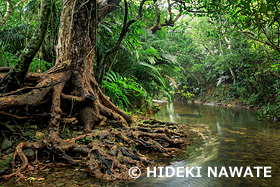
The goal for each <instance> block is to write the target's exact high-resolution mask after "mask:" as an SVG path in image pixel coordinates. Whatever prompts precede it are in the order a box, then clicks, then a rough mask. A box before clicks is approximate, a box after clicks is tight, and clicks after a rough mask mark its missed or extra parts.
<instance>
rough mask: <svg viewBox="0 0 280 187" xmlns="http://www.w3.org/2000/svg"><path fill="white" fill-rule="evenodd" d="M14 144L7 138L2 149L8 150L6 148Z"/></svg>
mask: <svg viewBox="0 0 280 187" xmlns="http://www.w3.org/2000/svg"><path fill="white" fill-rule="evenodd" d="M12 145H13V143H12V142H11V141H10V140H8V139H5V140H4V141H3V142H2V145H1V149H2V150H6V149H8V148H10V147H12Z"/></svg>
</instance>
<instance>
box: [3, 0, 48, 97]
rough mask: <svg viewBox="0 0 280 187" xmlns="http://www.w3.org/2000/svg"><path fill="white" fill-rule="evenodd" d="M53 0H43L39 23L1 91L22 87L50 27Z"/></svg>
mask: <svg viewBox="0 0 280 187" xmlns="http://www.w3.org/2000/svg"><path fill="white" fill-rule="evenodd" d="M51 4H52V1H51V0H42V3H41V7H42V10H41V13H40V16H39V24H38V26H37V29H36V31H35V33H34V35H33V36H32V38H31V39H30V41H29V43H28V45H27V46H26V47H25V48H24V50H23V52H22V53H21V55H20V57H19V59H18V62H17V64H16V66H15V67H14V68H13V69H12V70H11V71H10V72H9V73H8V74H7V75H6V76H5V77H4V78H2V80H1V82H0V92H4V93H5V92H9V91H12V90H15V89H17V88H19V87H20V85H21V84H22V83H23V81H24V78H25V76H26V74H27V71H28V68H29V66H30V64H31V62H32V60H33V58H34V56H35V55H36V53H37V52H38V50H39V49H40V47H41V45H42V43H43V41H44V38H45V36H46V32H47V29H48V23H49V17H50V13H51Z"/></svg>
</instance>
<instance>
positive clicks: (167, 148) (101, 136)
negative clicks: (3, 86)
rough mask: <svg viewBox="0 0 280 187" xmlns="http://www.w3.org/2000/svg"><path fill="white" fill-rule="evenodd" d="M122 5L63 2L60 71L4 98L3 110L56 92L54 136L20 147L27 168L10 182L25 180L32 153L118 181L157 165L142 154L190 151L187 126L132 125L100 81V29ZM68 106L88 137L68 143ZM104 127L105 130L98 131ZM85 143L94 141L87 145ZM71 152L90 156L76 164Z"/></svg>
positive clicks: (0, 105)
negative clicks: (63, 130) (63, 129)
mask: <svg viewBox="0 0 280 187" xmlns="http://www.w3.org/2000/svg"><path fill="white" fill-rule="evenodd" d="M120 1H121V0H110V1H108V2H107V1H94V0H89V1H79V0H65V1H63V10H62V13H61V20H60V29H59V37H58V45H57V48H56V52H57V59H56V64H55V66H54V67H53V68H52V69H50V70H49V71H47V72H44V73H43V74H42V76H41V81H39V83H38V84H37V85H36V87H35V88H34V89H32V90H31V91H30V92H27V93H25V94H22V95H15V94H16V93H17V92H18V91H13V92H10V93H7V94H5V95H0V110H3V109H9V108H13V107H21V106H37V105H38V104H39V103H40V102H41V101H42V100H43V98H44V97H47V96H48V95H47V94H48V93H49V92H50V91H52V95H51V97H52V104H51V116H50V121H49V126H48V136H47V137H46V138H45V139H43V140H41V141H39V142H22V143H20V144H19V145H18V146H17V147H16V150H15V155H14V157H17V156H18V157H19V158H20V159H21V161H22V164H21V166H20V167H19V169H18V170H17V171H16V172H15V173H12V174H10V175H7V176H6V177H12V176H15V175H20V173H21V171H23V170H24V169H25V168H26V167H27V166H28V164H29V161H28V159H27V158H26V156H25V154H24V153H23V149H26V148H33V149H35V150H38V149H46V148H47V149H48V150H50V149H51V150H55V153H57V154H58V155H59V157H60V159H63V160H66V161H67V162H68V163H70V164H76V165H81V166H87V167H88V168H89V172H90V173H91V174H92V175H93V176H95V177H98V178H103V179H106V180H116V179H132V178H131V177H130V176H129V173H128V171H129V168H130V167H132V166H138V167H140V168H143V167H145V166H147V165H152V164H153V162H152V161H151V160H148V159H147V158H146V157H145V156H144V155H142V154H141V153H140V152H139V151H140V150H145V152H148V151H151V152H154V151H158V152H162V153H164V154H166V155H168V154H169V153H170V154H171V153H173V152H174V151H178V150H179V148H181V147H184V148H185V147H186V142H185V139H184V138H185V137H186V134H185V133H184V132H181V126H180V127H179V126H177V125H176V124H172V123H161V122H158V121H155V120H153V121H151V122H147V123H150V124H151V125H149V124H130V123H131V122H132V117H131V116H129V115H128V114H126V113H125V112H124V111H122V110H121V109H119V108H118V107H117V106H115V105H114V104H113V103H112V102H111V101H110V99H109V98H108V97H107V96H105V95H104V94H103V93H102V92H101V90H100V88H99V86H98V84H97V82H96V80H95V78H94V72H93V66H94V59H95V48H96V36H97V30H98V25H99V23H100V21H101V20H102V19H103V18H104V16H106V14H107V13H109V12H111V11H113V10H114V9H116V8H117V7H118V4H119V3H120ZM20 91H22V90H20ZM62 102H69V103H72V104H74V105H75V106H74V107H75V108H76V109H77V111H78V113H79V120H80V122H82V123H83V126H84V131H85V134H83V135H80V136H77V137H73V138H72V139H68V140H64V139H62V138H60V136H59V133H60V122H61V115H62V109H61V103H62ZM101 126H102V128H103V130H98V128H97V127H101ZM173 129H176V131H178V130H180V132H175V131H174V130H173ZM85 139H87V140H89V141H87V142H84V143H82V142H83V141H81V140H85ZM69 151H70V152H72V153H79V154H80V153H81V154H83V155H87V156H85V157H84V158H83V159H81V160H76V159H74V158H72V157H71V156H69V155H68V154H67V153H68V152H69ZM36 158H37V157H36ZM36 161H37V160H36Z"/></svg>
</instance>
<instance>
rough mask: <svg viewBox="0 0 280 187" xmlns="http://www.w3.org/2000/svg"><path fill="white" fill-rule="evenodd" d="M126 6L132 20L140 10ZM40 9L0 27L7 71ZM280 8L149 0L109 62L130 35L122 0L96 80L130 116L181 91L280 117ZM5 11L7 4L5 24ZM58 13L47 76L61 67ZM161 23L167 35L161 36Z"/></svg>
mask: <svg viewBox="0 0 280 187" xmlns="http://www.w3.org/2000/svg"><path fill="white" fill-rule="evenodd" d="M17 2H19V1H18V0H14V1H12V5H15V4H16V3H17ZM127 4H128V10H129V11H128V17H127V19H128V20H131V19H133V18H135V17H137V15H138V10H139V7H140V6H141V4H140V1H137V0H134V1H129V2H127ZM171 4H172V5H174V6H172V7H171V6H169V5H171ZM39 7H40V3H39V2H38V1H36V0H29V1H23V3H21V4H20V5H18V6H17V7H15V9H14V10H13V12H12V13H11V15H10V17H9V18H8V20H7V21H6V22H5V24H4V25H3V26H2V27H1V28H0V65H1V66H10V67H13V66H14V64H15V62H16V60H17V58H18V56H19V54H20V52H21V50H23V48H24V46H25V45H26V44H27V42H28V40H29V39H30V38H31V37H32V33H33V31H34V30H35V27H36V25H37V21H38V10H39ZM279 7H280V6H279V1H274V0H269V1H260V0H250V1H239V0H235V1H231V0H229V1H211V0H207V1H205V0H203V1H202V0H197V1H188V0H183V1H177V0H176V1H175V0H174V1H169V0H167V1H156V3H153V2H152V1H147V2H145V4H144V6H143V10H142V12H143V15H142V17H141V18H140V19H138V20H136V22H135V23H133V24H132V25H131V26H130V27H129V29H128V32H127V33H126V34H125V37H124V39H123V41H121V43H120V46H119V49H118V50H116V51H114V52H113V53H112V54H110V55H109V56H108V57H107V58H105V61H104V62H103V61H102V58H103V55H104V54H105V53H106V51H108V50H110V48H112V47H113V46H114V45H115V44H116V43H117V41H118V39H119V36H120V34H121V32H122V29H123V24H124V20H125V3H124V2H122V3H121V7H120V8H119V9H117V10H116V11H114V12H113V13H111V15H110V16H108V17H106V19H105V20H104V21H103V22H102V23H101V24H100V29H99V33H98V41H97V48H96V51H97V55H96V63H95V72H96V75H95V76H96V78H97V80H98V82H99V84H100V85H101V86H102V89H103V90H104V91H105V93H106V94H107V95H108V96H109V97H110V98H111V100H112V101H113V102H114V103H116V104H117V105H119V106H120V107H121V108H123V109H125V110H127V111H132V110H134V111H136V110H137V111H138V112H147V110H148V109H147V108H149V107H151V106H152V105H151V104H152V102H151V100H152V99H162V98H164V99H169V100H172V99H173V97H174V93H179V95H181V96H184V97H183V98H185V99H191V98H195V99H197V98H199V99H201V100H203V101H204V102H217V103H224V104H228V103H233V104H239V105H247V106H251V107H255V106H257V107H259V108H260V117H261V118H268V119H274V118H279V117H280V108H279V106H280V91H279V89H280V82H279V79H280V76H279V70H280V69H279V64H280V63H279V60H280V57H279V49H280V45H279V36H280V31H279V26H280V23H279V20H280V19H279V17H280V12H279ZM6 8H7V3H6V2H4V1H3V2H1V3H0V10H1V15H0V20H1V19H3V18H4V15H5V11H6ZM52 9H53V10H55V11H52V12H53V13H52V14H53V15H52V16H51V20H50V26H49V30H48V34H47V37H46V38H45V41H44V43H43V45H42V47H41V49H40V51H39V53H38V54H37V55H36V57H35V58H34V60H33V62H32V64H31V67H30V71H34V72H42V71H46V70H47V69H49V68H50V67H52V65H53V64H54V60H55V45H56V43H57V35H58V28H59V15H58V14H59V12H60V10H61V2H56V3H55V4H54V6H53V7H52ZM170 12H171V15H172V16H173V17H172V16H171V19H170ZM159 15H160V16H159ZM177 15H180V16H178V19H177V20H175V16H177ZM169 20H171V21H173V23H172V24H173V25H172V24H171V23H170V22H168V21H169ZM174 20H175V21H174ZM155 24H156V25H157V26H158V27H160V29H158V30H156V31H155V32H154V30H153V29H151V28H153V26H154V25H155ZM154 28H155V27H154ZM175 95H176V94H175ZM176 98H177V97H176ZM176 98H175V99H176ZM181 98H182V97H181Z"/></svg>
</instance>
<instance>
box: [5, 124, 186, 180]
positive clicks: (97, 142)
mask: <svg viewBox="0 0 280 187" xmlns="http://www.w3.org/2000/svg"><path fill="white" fill-rule="evenodd" d="M109 126H110V124H108V126H107V128H106V129H104V130H92V132H90V133H86V134H84V135H80V136H77V137H74V138H72V139H70V140H64V139H61V138H59V137H57V136H54V135H52V136H48V137H47V138H46V139H44V140H41V141H40V142H32V143H31V142H22V143H20V144H19V145H18V146H17V147H16V150H15V155H14V157H15V159H14V160H16V157H19V158H20V160H21V164H20V165H21V166H20V167H19V169H17V171H16V172H14V173H12V174H10V175H6V176H5V177H6V178H10V177H12V176H21V172H22V171H24V170H25V169H26V168H27V166H28V165H29V161H28V159H27V158H26V156H25V155H24V152H23V150H24V149H26V148H32V149H34V150H42V149H46V150H52V152H53V153H54V154H56V155H57V156H59V160H60V161H61V162H63V161H64V162H66V163H69V164H73V165H81V166H87V167H88V169H89V172H90V174H91V175H93V176H95V177H97V178H101V179H105V180H119V179H121V180H130V179H132V178H131V177H130V176H129V175H128V170H129V168H131V167H133V166H137V167H139V168H144V167H147V166H152V165H154V164H155V163H154V162H153V161H152V160H150V159H149V158H147V157H146V156H144V155H145V154H148V153H153V152H159V153H165V155H166V154H168V155H169V154H174V152H175V151H178V150H180V148H184V147H185V145H186V144H185V142H186V141H185V138H186V134H185V133H183V132H174V131H173V130H170V129H171V128H173V127H174V126H173V125H172V126H170V127H166V128H164V129H162V128H158V127H150V126H145V128H142V127H143V126H142V127H141V128H139V126H138V125H135V124H134V125H133V126H132V127H129V128H127V129H125V130H124V129H122V128H113V129H112V128H109ZM146 131H149V132H146ZM139 152H141V153H139ZM77 154H80V155H83V156H82V157H81V158H79V159H76V158H75V155H77ZM53 162H54V161H53Z"/></svg>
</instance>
